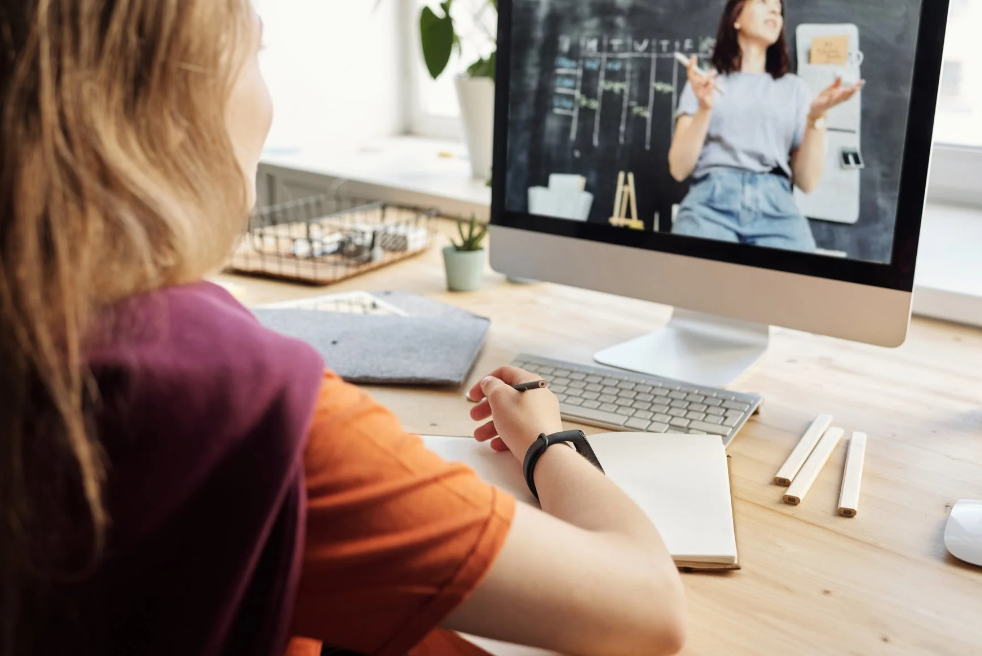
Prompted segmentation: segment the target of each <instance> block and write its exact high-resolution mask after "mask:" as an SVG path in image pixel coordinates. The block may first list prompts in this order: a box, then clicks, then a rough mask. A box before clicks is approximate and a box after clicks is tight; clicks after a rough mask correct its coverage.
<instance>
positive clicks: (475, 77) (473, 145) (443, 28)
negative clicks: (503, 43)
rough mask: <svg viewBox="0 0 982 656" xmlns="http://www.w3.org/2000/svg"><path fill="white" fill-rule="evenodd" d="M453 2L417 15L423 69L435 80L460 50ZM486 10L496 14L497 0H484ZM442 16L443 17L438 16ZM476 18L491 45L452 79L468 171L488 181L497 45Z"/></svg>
mask: <svg viewBox="0 0 982 656" xmlns="http://www.w3.org/2000/svg"><path fill="white" fill-rule="evenodd" d="M453 2H454V0H443V2H440V4H439V11H440V13H437V12H436V11H434V10H433V9H431V8H430V7H424V8H423V10H422V11H421V12H420V16H419V33H420V40H421V44H422V48H423V60H424V61H425V62H426V70H427V71H429V74H430V76H431V77H432V78H433V79H434V80H435V79H437V78H439V77H440V75H442V74H443V72H444V71H445V70H446V68H447V65H448V64H449V63H450V58H451V56H452V55H453V50H454V47H457V49H458V52H459V51H461V39H460V35H459V34H458V32H457V30H456V27H455V25H454V21H453V18H452V17H451V15H450V10H451V7H452V6H453ZM486 2H487V4H486V5H485V6H484V8H485V9H491V10H493V11H494V12H495V14H496V15H497V11H498V0H486ZM441 14H442V15H441ZM480 18H481V17H480V16H478V19H477V23H478V25H479V26H480V27H481V28H482V29H484V31H485V35H486V37H487V38H488V40H489V41H490V42H491V44H492V49H491V52H490V54H488V56H487V57H479V58H478V60H477V61H475V62H474V63H472V64H471V65H470V66H469V67H468V68H467V72H466V73H464V74H461V75H458V76H457V78H456V79H455V80H454V83H455V86H456V88H457V101H458V103H460V116H461V120H462V122H463V124H464V138H465V139H466V141H467V152H468V153H469V155H470V160H471V171H472V173H473V174H474V177H475V178H478V179H481V180H488V179H490V178H491V158H492V148H493V144H494V67H495V55H496V52H497V49H496V48H497V42H496V39H495V36H494V35H493V34H492V33H491V32H490V31H488V30H486V29H485V28H484V26H483V23H481V20H480Z"/></svg>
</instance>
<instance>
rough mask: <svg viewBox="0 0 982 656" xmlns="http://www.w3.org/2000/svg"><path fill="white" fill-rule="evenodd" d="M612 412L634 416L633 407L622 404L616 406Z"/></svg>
mask: <svg viewBox="0 0 982 656" xmlns="http://www.w3.org/2000/svg"><path fill="white" fill-rule="evenodd" d="M614 412H616V413H617V414H619V415H624V416H625V417H632V416H634V413H635V410H634V408H625V407H623V406H620V407H618V408H617V410H614Z"/></svg>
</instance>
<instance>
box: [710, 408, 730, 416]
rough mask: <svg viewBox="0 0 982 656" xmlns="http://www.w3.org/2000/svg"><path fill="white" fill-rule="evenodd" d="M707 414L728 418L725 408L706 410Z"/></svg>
mask: <svg viewBox="0 0 982 656" xmlns="http://www.w3.org/2000/svg"><path fill="white" fill-rule="evenodd" d="M706 414H710V415H717V416H719V417H724V416H726V411H725V410H723V408H706Z"/></svg>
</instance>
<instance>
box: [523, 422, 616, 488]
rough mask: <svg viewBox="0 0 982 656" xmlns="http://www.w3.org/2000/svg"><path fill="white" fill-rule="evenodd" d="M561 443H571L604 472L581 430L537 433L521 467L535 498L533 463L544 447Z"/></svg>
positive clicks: (544, 449)
mask: <svg viewBox="0 0 982 656" xmlns="http://www.w3.org/2000/svg"><path fill="white" fill-rule="evenodd" d="M562 443H569V444H572V445H573V448H575V449H576V452H577V453H579V454H580V455H581V456H582V457H583V458H584V459H586V461H587V462H589V463H590V464H591V465H593V466H594V467H596V468H597V469H599V470H600V473H604V468H603V467H602V466H601V465H600V461H599V460H598V459H597V454H596V453H594V451H593V447H591V446H590V442H589V441H587V439H586V435H585V434H584V433H583V431H581V430H569V431H561V432H559V433H553V434H551V435H546V434H545V433H542V434H540V435H539V437H538V439H536V440H535V441H534V442H532V445H531V446H530V447H529V449H528V451H527V452H526V453H525V462H524V465H523V467H522V469H523V473H524V474H525V483H526V484H527V485H528V487H529V490H530V491H531V492H532V496H534V497H535V498H536V499H538V498H539V493H538V491H537V490H536V489H535V476H534V474H535V465H536V464H537V463H538V461H539V458H540V457H541V456H542V454H543V453H545V451H546V449H548V448H549V447H550V446H552V445H553V444H562Z"/></svg>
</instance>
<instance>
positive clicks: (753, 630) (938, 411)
mask: <svg viewBox="0 0 982 656" xmlns="http://www.w3.org/2000/svg"><path fill="white" fill-rule="evenodd" d="M445 243H446V242H445V241H442V240H441V241H439V242H438V245H437V247H434V248H433V249H431V250H430V251H429V252H428V253H426V254H424V255H422V256H420V257H418V258H415V259H412V260H409V261H407V262H404V263H402V264H398V265H395V266H393V267H390V268H388V269H382V270H380V271H377V272H374V273H371V274H367V275H365V276H362V277H359V278H355V279H353V280H350V281H348V282H346V283H343V284H339V285H334V286H331V287H326V288H309V287H299V286H294V285H288V284H282V283H275V282H269V281H264V280H256V279H248V278H241V277H237V276H219V278H220V279H221V280H223V281H227V282H231V283H233V284H234V285H237V286H239V287H241V288H242V291H243V294H242V300H243V302H245V303H246V304H256V303H264V302H272V301H280V300H288V299H293V298H300V297H308V296H315V295H320V294H326V293H333V292H337V291H344V290H353V289H365V290H384V289H401V290H407V291H412V292H417V293H421V294H426V295H429V296H431V297H432V298H435V299H437V300H440V301H444V302H447V303H450V304H453V305H456V306H459V307H462V308H466V309H468V310H470V311H473V312H475V313H478V314H482V315H484V316H488V317H491V318H492V324H491V329H490V332H489V334H488V339H487V343H486V345H485V348H484V350H483V352H482V354H481V356H480V358H479V360H478V362H477V365H476V367H475V369H474V371H473V372H472V375H471V377H470V378H471V382H476V381H477V380H478V379H479V378H480V376H481V375H482V374H485V373H487V372H489V371H491V370H492V369H493V368H495V367H496V366H498V365H501V364H505V363H507V362H508V361H509V360H510V359H511V358H512V357H513V356H514V355H515V354H516V353H518V352H521V351H527V352H530V353H537V354H540V355H543V356H547V357H555V358H560V359H567V360H572V361H578V362H583V363H589V362H591V360H592V354H593V353H594V351H596V350H598V349H600V348H602V347H606V346H609V345H611V344H615V343H617V342H620V341H623V340H626V339H629V338H631V337H634V336H636V335H638V334H640V333H642V332H645V331H650V330H653V329H655V328H657V327H658V326H660V325H662V324H663V323H665V321H667V319H668V317H669V309H668V308H665V307H662V306H658V305H654V304H651V303H646V302H641V301H634V300H629V299H624V298H619V297H614V296H608V295H604V294H598V293H593V292H587V291H583V290H577V289H571V288H566V287H560V286H556V285H550V284H532V285H514V284H511V283H508V282H506V281H505V279H504V277H503V276H501V275H499V274H495V273H492V272H490V270H489V271H488V273H487V274H486V276H485V281H484V282H485V287H484V289H482V290H481V291H479V292H474V293H467V294H451V293H448V292H447V291H446V288H445V281H444V273H443V265H442V259H441V257H442V256H441V253H440V250H439V247H440V246H443V245H444V244H445ZM737 387H738V388H740V389H744V390H748V391H755V392H759V393H761V394H762V395H763V396H764V399H765V403H764V409H763V413H762V414H761V415H760V416H759V417H758V418H756V419H755V420H753V421H751V422H750V423H749V424H748V425H747V426H746V427H745V428H744V429H743V431H742V432H741V433H740V434H739V436H738V437H737V438H736V440H735V441H734V442H733V444H732V445H731V446H730V449H729V451H730V454H731V456H732V459H731V461H730V466H731V474H732V481H733V495H734V506H735V513H736V521H737V533H738V546H739V550H740V559H741V563H742V565H743V569H742V570H740V571H737V572H733V573H730V574H725V575H718V574H686V575H683V579H684V581H685V585H686V589H687V592H688V598H689V604H690V611H691V622H690V632H689V639H688V643H687V647H686V649H685V651H684V653H685V654H687V655H689V656H738V655H743V654H746V655H748V656H751V655H752V656H768V655H771V654H795V655H801V654H821V655H823V656H839V655H845V654H861V655H864V656H868V655H872V654H925V655H927V654H930V655H932V656H939V655H951V656H970V655H973V654H982V568H973V567H970V566H968V565H964V564H961V563H960V562H958V561H956V560H955V559H954V558H952V557H951V556H949V555H948V554H947V552H946V551H945V548H944V542H943V530H944V525H945V522H946V520H947V517H948V511H949V509H950V508H951V506H952V504H954V503H955V501H957V500H958V499H961V498H965V497H969V498H980V497H982V331H979V330H976V329H969V328H964V327H959V326H954V325H948V324H944V323H940V322H935V321H928V320H923V319H916V318H915V319H914V321H913V324H912V326H911V331H910V337H909V340H908V342H907V344H906V345H905V346H903V347H902V348H900V349H898V350H884V349H879V348H875V347H870V346H864V345H861V344H853V343H848V342H842V341H838V340H834V339H829V338H825V337H819V336H814V335H809V334H805V333H799V332H794V331H788V330H780V329H775V331H774V335H773V340H772V344H771V347H770V350H769V352H768V354H767V356H766V357H765V359H764V361H763V362H762V364H761V365H759V366H758V367H757V368H756V370H755V371H753V372H751V373H750V374H748V375H747V376H746V377H745V378H744V379H742V380H741V381H740V383H739V384H738V386H737ZM371 392H372V393H373V395H375V396H376V398H378V399H379V400H380V401H381V402H382V403H384V404H385V405H387V406H388V407H390V408H392V409H393V410H394V411H395V412H396V413H397V414H398V415H399V416H400V417H401V418H402V421H403V423H404V425H405V427H406V428H407V429H408V430H410V431H414V432H419V433H431V434H443V435H465V434H469V433H470V432H471V431H472V430H473V428H474V425H473V423H472V422H471V420H470V418H469V417H468V415H467V411H468V408H469V407H470V406H469V404H468V403H467V402H466V401H465V400H464V398H463V393H464V388H461V389H440V390H422V389H407V388H398V389H396V388H388V389H385V388H372V389H371ZM823 412H827V413H831V414H833V415H834V416H835V423H836V425H838V426H842V427H843V428H845V429H846V431H847V432H848V431H852V430H859V431H865V432H867V433H868V434H869V445H868V450H867V456H866V471H865V475H864V477H863V488H862V499H861V503H860V509H859V516H858V517H855V518H852V519H847V518H844V517H838V516H837V515H836V514H835V509H836V503H837V500H838V493H839V483H840V479H841V472H842V463H843V456H844V446H841V445H840V447H839V449H838V450H837V452H836V454H835V455H834V456H833V458H832V460H831V461H830V463H829V465H828V466H826V468H825V469H824V471H823V472H822V474H821V476H820V477H819V479H818V481H817V482H816V483H815V486H814V487H813V488H812V490H811V491H810V492H809V494H808V497H807V498H806V499H805V501H804V503H803V504H802V505H801V506H797V507H794V506H789V505H786V504H784V503H783V502H782V501H781V494H782V490H783V489H784V488H779V487H777V486H775V485H773V484H772V483H771V478H772V477H773V475H774V473H775V472H776V471H777V470H778V468H779V466H780V465H781V463H782V462H783V461H784V459H785V457H786V456H787V455H788V453H790V451H791V449H792V448H793V447H794V445H795V444H796V442H797V440H798V438H799V436H800V435H801V434H802V432H803V431H804V430H805V428H806V427H807V426H808V424H809V422H811V420H812V419H813V418H814V417H815V416H816V415H818V414H820V413H823ZM586 429H587V432H596V431H595V429H589V428H588V427H586Z"/></svg>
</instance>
